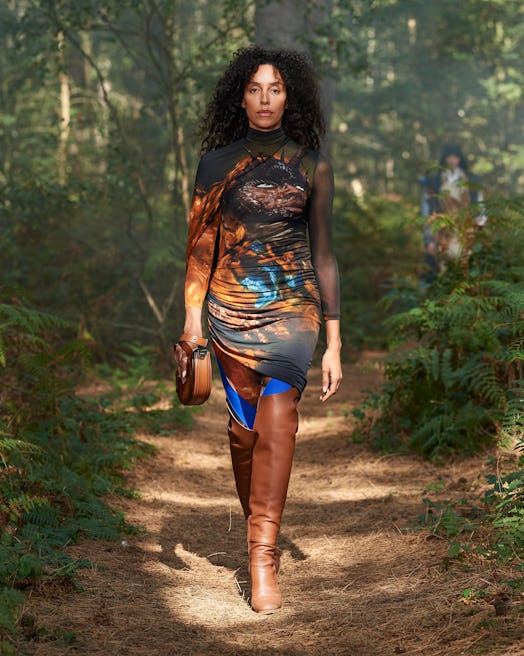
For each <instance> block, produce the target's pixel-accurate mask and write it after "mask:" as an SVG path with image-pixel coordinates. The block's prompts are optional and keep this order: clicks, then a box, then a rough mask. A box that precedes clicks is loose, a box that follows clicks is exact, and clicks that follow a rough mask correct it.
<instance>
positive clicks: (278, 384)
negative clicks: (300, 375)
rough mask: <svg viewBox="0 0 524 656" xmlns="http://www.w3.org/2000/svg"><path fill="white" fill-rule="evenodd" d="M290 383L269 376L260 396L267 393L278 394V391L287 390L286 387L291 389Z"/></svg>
mask: <svg viewBox="0 0 524 656" xmlns="http://www.w3.org/2000/svg"><path fill="white" fill-rule="evenodd" d="M291 387H292V385H290V384H289V383H285V382H284V381H283V380H278V378H271V379H270V380H269V381H268V382H267V383H266V386H265V387H264V391H263V392H262V396H268V395H269V394H278V393H279V392H287V391H288V389H291Z"/></svg>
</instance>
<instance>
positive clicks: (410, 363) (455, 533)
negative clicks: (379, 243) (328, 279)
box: [352, 198, 524, 586]
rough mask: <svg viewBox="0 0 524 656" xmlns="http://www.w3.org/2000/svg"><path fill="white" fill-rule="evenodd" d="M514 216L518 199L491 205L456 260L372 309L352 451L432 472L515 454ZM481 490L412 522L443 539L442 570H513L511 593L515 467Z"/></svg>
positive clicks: (520, 494) (519, 267)
mask: <svg viewBox="0 0 524 656" xmlns="http://www.w3.org/2000/svg"><path fill="white" fill-rule="evenodd" d="M523 210H524V200H523V199H521V198H518V199H513V200H505V201H503V202H501V203H496V202H491V204H490V205H489V206H488V207H487V211H488V214H489V222H488V225H487V226H486V227H484V228H483V229H482V230H473V229H469V230H464V231H463V234H462V235H461V236H460V237H461V239H462V243H461V246H462V256H461V257H460V259H458V260H457V261H456V262H454V263H448V266H447V268H446V269H445V270H444V271H443V272H441V273H440V274H439V276H438V277H437V279H436V280H435V282H433V284H431V285H430V286H429V287H428V286H425V285H421V284H420V282H419V281H414V280H409V279H403V280H397V281H396V283H395V285H393V287H392V290H391V291H390V293H389V294H388V295H387V296H386V298H385V299H384V301H383V303H384V304H385V305H386V306H387V307H388V308H389V309H392V310H393V312H394V313H393V314H392V316H391V317H389V318H388V319H387V320H386V322H385V326H386V328H387V331H388V334H389V340H388V341H389V344H390V346H391V348H392V352H391V354H390V355H389V356H388V357H386V358H385V359H384V360H383V366H384V375H385V382H384V384H383V387H382V389H381V390H380V391H379V392H378V393H372V392H370V393H369V394H368V396H367V398H366V399H365V401H364V403H363V404H362V405H361V406H360V407H358V408H356V409H355V410H354V411H353V415H354V417H355V418H356V419H357V425H356V428H355V430H354V432H353V435H352V439H353V441H362V440H364V439H370V440H371V441H372V443H373V444H374V445H375V446H376V447H377V448H379V449H382V450H384V451H395V450H397V451H399V450H400V451H407V450H411V451H415V452H417V453H419V454H421V455H423V456H426V457H431V458H437V459H439V460H440V462H441V463H444V462H445V459H446V458H447V457H449V456H450V455H452V454H466V455H467V454H470V453H472V452H474V451H478V450H480V449H483V448H486V447H489V446H491V447H493V446H497V445H500V446H504V447H505V448H506V449H511V448H513V449H516V450H523V449H524V394H523V392H524V371H523V360H524V266H523V261H522V253H523V252H524V220H523ZM443 220H445V221H446V220H448V221H449V217H443ZM495 461H496V459H495ZM513 466H515V459H514V460H513ZM485 484H488V485H489V489H488V491H487V492H486V493H485V495H484V496H483V498H479V499H474V500H471V499H470V498H462V499H458V500H457V499H454V500H449V499H447V500H437V501H435V500H434V499H430V498H429V497H428V498H425V499H424V503H425V508H426V511H425V513H424V515H423V516H422V517H421V518H420V520H419V521H420V522H421V523H422V524H423V525H424V526H426V527H428V528H430V530H431V531H432V532H433V533H434V534H438V535H441V536H443V537H445V538H446V539H448V540H449V551H448V557H447V558H448V560H453V559H461V558H465V557H467V556H468V555H469V554H471V555H476V556H478V557H481V558H494V559H497V560H498V561H504V562H506V563H509V564H514V565H515V567H516V568H517V569H518V572H519V574H518V578H517V581H516V584H517V585H519V586H521V585H522V583H523V581H524V576H523V569H522V562H523V560H524V457H523V456H521V457H520V458H518V459H517V461H516V466H515V469H513V470H512V469H509V471H507V472H504V473H503V474H502V473H501V472H499V471H495V472H494V473H492V474H489V475H488V476H487V478H486V479H485Z"/></svg>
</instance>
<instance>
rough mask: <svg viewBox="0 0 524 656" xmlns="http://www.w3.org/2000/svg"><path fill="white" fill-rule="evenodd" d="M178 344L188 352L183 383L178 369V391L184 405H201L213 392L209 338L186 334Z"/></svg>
mask: <svg viewBox="0 0 524 656" xmlns="http://www.w3.org/2000/svg"><path fill="white" fill-rule="evenodd" d="M178 345H179V346H180V347H181V348H182V349H183V350H184V351H185V353H186V354H187V374H186V380H185V382H184V383H183V382H182V379H181V378H180V376H179V375H178V371H177V374H176V393H177V395H178V398H179V400H180V403H182V405H201V404H202V403H205V402H206V401H207V399H208V398H209V395H210V394H211V376H212V371H211V355H210V353H209V351H208V350H207V339H204V338H203V337H197V336H196V335H186V334H184V335H182V336H181V337H180V339H179V340H178Z"/></svg>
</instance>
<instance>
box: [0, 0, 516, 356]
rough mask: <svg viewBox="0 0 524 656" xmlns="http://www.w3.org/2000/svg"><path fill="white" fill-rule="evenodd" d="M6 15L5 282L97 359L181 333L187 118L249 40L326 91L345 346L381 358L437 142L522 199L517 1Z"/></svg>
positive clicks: (55, 7)
mask: <svg viewBox="0 0 524 656" xmlns="http://www.w3.org/2000/svg"><path fill="white" fill-rule="evenodd" d="M0 12H1V14H0V43H1V48H0V50H1V54H0V78H1V89H0V194H1V195H0V198H1V205H0V222H1V223H0V227H1V229H0V240H1V243H0V248H1V252H2V269H3V270H2V282H3V284H4V285H7V286H13V285H15V286H22V287H23V288H24V289H25V290H26V291H27V293H28V294H29V297H30V298H31V301H32V302H33V303H34V304H35V305H36V306H37V307H39V308H45V309H46V310H48V311H51V312H56V313H58V314H59V315H60V316H62V317H63V318H66V319H68V320H70V321H73V322H75V323H76V324H77V325H78V328H79V331H80V333H81V334H84V335H89V336H90V337H92V339H93V346H94V348H95V349H96V351H97V356H98V357H101V358H107V357H109V355H110V353H111V352H113V351H114V349H117V348H118V347H119V345H121V344H122V343H124V342H129V341H137V340H138V341H139V342H148V343H152V344H153V343H154V344H161V345H162V347H163V348H164V349H168V348H169V345H170V343H171V341H172V339H173V337H174V336H176V335H177V334H178V332H179V330H180V325H181V322H182V320H183V319H182V311H181V299H182V284H183V274H184V263H183V251H184V242H185V237H186V229H187V216H188V207H189V202H190V197H191V193H192V185H193V180H194V172H195V168H196V164H197V160H198V156H199V151H200V139H199V133H198V122H199V118H200V117H201V115H202V111H203V108H204V106H205V103H206V101H207V99H208V98H209V94H210V91H211V89H212V87H213V84H214V83H215V81H216V79H217V76H218V75H219V74H220V72H221V71H222V70H223V68H224V65H225V63H226V62H227V61H228V59H229V58H230V56H231V55H232V53H233V52H234V51H235V50H236V49H237V48H239V47H241V46H243V45H246V44H248V43H250V42H251V41H253V40H256V39H257V38H258V39H259V40H260V39H262V40H263V41H265V42H267V43H270V44H271V43H274V44H277V45H278V44H283V45H288V46H292V47H299V48H303V49H306V50H309V51H310V52H311V54H312V56H313V58H314V60H315V62H316V64H317V66H318V69H319V71H320V72H321V73H322V75H323V77H324V80H325V82H324V91H325V93H324V96H325V102H326V109H327V112H328V114H329V115H330V116H331V133H330V138H329V143H328V144H327V145H328V148H329V149H330V150H331V157H332V160H333V165H334V169H335V174H336V184H337V207H336V229H337V231H338V234H337V237H340V238H337V244H338V247H339V256H340V259H341V265H342V269H343V274H344V283H345V284H343V290H344V294H345V296H344V308H345V314H344V317H343V323H344V326H345V330H346V331H347V333H348V335H349V336H353V337H354V338H357V342H355V340H354V339H353V341H352V342H351V343H352V344H354V345H356V346H357V347H359V346H361V344H362V341H369V340H378V341H380V340H381V327H380V323H379V322H377V321H375V315H376V310H375V309H374V308H373V304H374V302H375V301H376V300H378V298H379V297H380V296H381V295H382V293H383V291H382V286H383V285H384V284H387V281H388V279H390V278H391V276H392V274H393V273H395V274H399V273H401V274H403V275H404V274H405V275H416V274H417V267H419V266H420V263H421V261H422V255H421V253H422V238H421V229H420V223H417V218H418V205H419V196H420V183H419V178H420V177H421V175H423V174H424V173H425V172H426V171H427V169H428V168H429V167H430V166H431V165H432V164H434V162H435V160H437V159H438V156H439V153H440V150H441V147H442V145H443V143H444V142H445V141H449V140H453V141H458V142H459V143H460V144H461V145H462V147H463V149H464V151H465V152H466V153H467V154H468V156H469V157H470V159H471V164H472V166H473V168H474V171H475V172H476V173H477V174H479V175H481V176H483V179H484V182H485V185H486V188H487V190H488V194H492V195H497V196H500V195H501V196H510V195H515V194H518V193H521V192H522V189H523V187H524V135H523V133H522V123H523V119H524V116H523V112H524V102H523V99H522V88H523V82H524V81H523V75H524V74H523V72H522V67H521V66H520V65H519V62H520V61H522V55H523V49H524V26H523V22H522V7H521V4H520V3H519V2H506V1H502V0H500V1H499V0H489V1H488V0H468V1H467V2H461V3H454V2H448V1H447V0H439V2H431V3H428V2H422V1H416V0H402V1H399V2H397V1H389V0H388V1H383V2H382V1H375V2H371V1H370V2H363V1H360V0H358V1H357V0H353V1H347V0H342V1H338V2H322V3H318V2H311V1H306V2H263V1H261V2H258V3H254V2H252V1H250V0H224V1H220V2H213V3H211V2H189V1H188V2H184V1H183V0H176V1H175V0H169V1H161V0H151V1H149V0H147V1H146V0H143V1H132V0H125V1H122V2H103V3H102V2H95V1H92V0H82V1H80V2H52V1H45V2H44V1H41V2H40V1H39V2H22V1H21V2H16V1H14V0H4V2H2V3H1V4H0ZM272 21H273V22H272ZM400 254H401V255H400ZM393 269H394V271H393ZM370 318H371V322H370ZM358 339H360V340H361V342H360V343H359V342H358ZM349 343H350V342H348V344H349Z"/></svg>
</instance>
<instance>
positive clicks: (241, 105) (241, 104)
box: [240, 100, 246, 109]
mask: <svg viewBox="0 0 524 656" xmlns="http://www.w3.org/2000/svg"><path fill="white" fill-rule="evenodd" d="M240 107H242V108H243V109H245V108H246V103H245V101H244V100H242V102H241V103H240Z"/></svg>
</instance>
